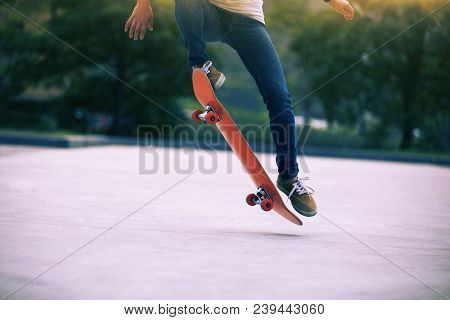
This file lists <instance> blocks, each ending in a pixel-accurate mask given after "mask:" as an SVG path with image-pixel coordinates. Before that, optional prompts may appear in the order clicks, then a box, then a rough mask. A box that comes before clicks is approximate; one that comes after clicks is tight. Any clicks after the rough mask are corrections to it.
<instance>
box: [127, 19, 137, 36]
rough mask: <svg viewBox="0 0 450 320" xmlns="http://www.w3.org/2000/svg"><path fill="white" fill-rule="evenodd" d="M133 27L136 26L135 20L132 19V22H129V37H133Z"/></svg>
mask: <svg viewBox="0 0 450 320" xmlns="http://www.w3.org/2000/svg"><path fill="white" fill-rule="evenodd" d="M135 28H136V20H135V19H133V22H132V23H131V26H130V29H129V31H128V36H129V37H130V39H133V35H134V30H135Z"/></svg>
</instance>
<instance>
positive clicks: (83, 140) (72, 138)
mask: <svg viewBox="0 0 450 320" xmlns="http://www.w3.org/2000/svg"><path fill="white" fill-rule="evenodd" d="M0 144H14V145H32V146H43V147H55V148H80V147H89V146H101V145H138V144H140V145H142V146H154V147H170V148H195V149H209V150H230V148H229V146H228V145H227V143H226V142H225V141H224V140H222V141H221V142H220V143H219V144H214V145H210V144H208V143H207V142H205V141H195V142H192V141H185V140H173V139H153V140H152V141H151V143H150V144H149V143H148V142H147V141H141V140H139V141H138V140H137V139H136V138H130V137H116V136H102V135H61V136H54V135H46V134H36V135H31V134H21V133H18V134H15V133H0ZM250 145H251V147H252V148H253V150H254V151H255V152H258V153H274V149H273V146H272V145H270V144H261V143H251V142H250ZM303 154H304V155H306V156H316V157H332V158H347V159H361V160H378V161H394V162H411V163H428V164H436V165H443V166H450V157H449V156H444V155H443V156H436V155H427V154H414V153H403V152H395V151H378V150H361V149H354V150H352V149H335V148H325V147H305V148H303Z"/></svg>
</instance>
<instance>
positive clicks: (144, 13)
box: [125, 0, 153, 41]
mask: <svg viewBox="0 0 450 320" xmlns="http://www.w3.org/2000/svg"><path fill="white" fill-rule="evenodd" d="M147 29H148V30H149V31H153V10H152V6H151V5H150V1H149V0H137V4H136V7H134V10H133V13H132V14H131V16H130V18H129V19H128V21H127V23H126V24H125V32H128V33H129V36H130V39H134V40H135V41H136V40H137V39H138V38H139V39H141V40H143V39H144V37H145V33H146V32H147Z"/></svg>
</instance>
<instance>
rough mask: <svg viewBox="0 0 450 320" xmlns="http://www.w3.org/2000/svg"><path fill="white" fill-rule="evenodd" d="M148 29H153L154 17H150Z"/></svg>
mask: <svg viewBox="0 0 450 320" xmlns="http://www.w3.org/2000/svg"><path fill="white" fill-rule="evenodd" d="M147 27H148V31H153V18H150V19H149V20H148V22H147Z"/></svg>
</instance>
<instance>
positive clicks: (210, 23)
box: [175, 0, 223, 67]
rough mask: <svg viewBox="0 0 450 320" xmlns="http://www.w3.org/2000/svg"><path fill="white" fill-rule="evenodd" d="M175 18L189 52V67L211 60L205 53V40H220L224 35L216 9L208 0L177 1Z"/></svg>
mask: <svg viewBox="0 0 450 320" xmlns="http://www.w3.org/2000/svg"><path fill="white" fill-rule="evenodd" d="M175 18H176V21H177V25H178V29H179V31H180V34H181V37H182V38H183V41H184V46H185V47H186V50H187V52H188V63H189V66H191V67H192V66H197V65H199V64H202V63H204V62H205V61H208V60H210V59H209V57H208V56H207V55H206V53H205V49H206V43H205V40H208V41H217V40H220V37H221V34H222V33H223V32H222V25H221V23H220V21H219V20H218V18H217V14H216V13H215V12H214V7H213V6H212V5H211V4H210V3H209V2H208V1H207V0H176V1H175Z"/></svg>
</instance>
